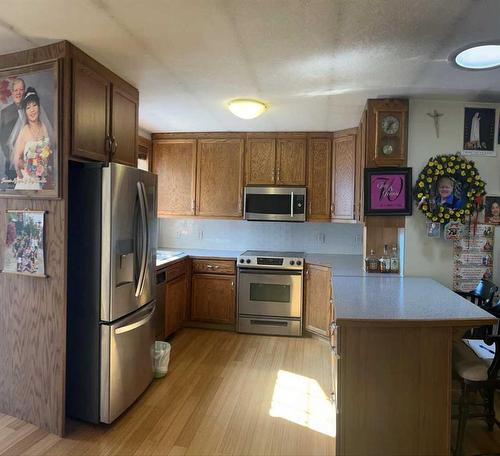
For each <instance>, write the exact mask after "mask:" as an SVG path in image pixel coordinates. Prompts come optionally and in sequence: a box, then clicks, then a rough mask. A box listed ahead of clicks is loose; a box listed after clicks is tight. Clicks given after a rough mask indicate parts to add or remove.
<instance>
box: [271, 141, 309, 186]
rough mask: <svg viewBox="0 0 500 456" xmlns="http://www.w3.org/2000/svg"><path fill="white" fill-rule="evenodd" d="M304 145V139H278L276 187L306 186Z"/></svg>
mask: <svg viewBox="0 0 500 456" xmlns="http://www.w3.org/2000/svg"><path fill="white" fill-rule="evenodd" d="M306 145H307V143H306V140H305V139H278V149H277V153H276V166H277V170H276V184H277V185H306Z"/></svg>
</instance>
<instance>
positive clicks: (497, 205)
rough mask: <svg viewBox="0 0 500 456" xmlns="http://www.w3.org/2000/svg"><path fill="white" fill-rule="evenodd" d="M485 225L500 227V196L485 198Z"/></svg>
mask: <svg viewBox="0 0 500 456" xmlns="http://www.w3.org/2000/svg"><path fill="white" fill-rule="evenodd" d="M484 223H487V224H489V225H500V196H486V197H485V198H484Z"/></svg>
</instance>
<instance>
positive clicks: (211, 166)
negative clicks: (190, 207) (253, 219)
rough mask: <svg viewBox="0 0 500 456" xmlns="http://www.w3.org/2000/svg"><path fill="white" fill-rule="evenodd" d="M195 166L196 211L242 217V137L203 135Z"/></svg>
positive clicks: (216, 215)
mask: <svg viewBox="0 0 500 456" xmlns="http://www.w3.org/2000/svg"><path fill="white" fill-rule="evenodd" d="M197 162H198V164H197V168H196V170H197V171H196V172H197V175H196V214H197V215H201V216H208V217H228V218H242V217H243V210H242V208H243V204H242V203H243V140H242V139H200V140H199V141H198V157H197Z"/></svg>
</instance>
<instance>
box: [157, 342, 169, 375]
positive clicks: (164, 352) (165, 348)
mask: <svg viewBox="0 0 500 456" xmlns="http://www.w3.org/2000/svg"><path fill="white" fill-rule="evenodd" d="M170 348H171V347H170V344H169V343H168V342H163V341H159V340H157V341H156V342H155V352H154V371H155V378H161V377H165V375H167V372H168V362H169V361H170Z"/></svg>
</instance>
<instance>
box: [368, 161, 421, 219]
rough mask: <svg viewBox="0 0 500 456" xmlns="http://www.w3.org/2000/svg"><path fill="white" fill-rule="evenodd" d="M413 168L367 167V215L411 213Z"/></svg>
mask: <svg viewBox="0 0 500 456" xmlns="http://www.w3.org/2000/svg"><path fill="white" fill-rule="evenodd" d="M411 183H412V176H411V168H365V179H364V184H365V185H364V197H365V198H364V199H365V215H411V212H412V205H411Z"/></svg>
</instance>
